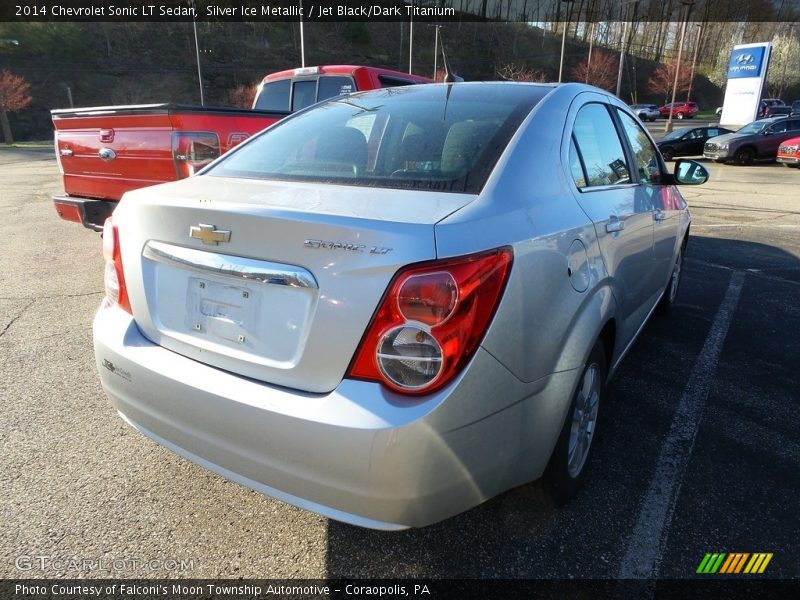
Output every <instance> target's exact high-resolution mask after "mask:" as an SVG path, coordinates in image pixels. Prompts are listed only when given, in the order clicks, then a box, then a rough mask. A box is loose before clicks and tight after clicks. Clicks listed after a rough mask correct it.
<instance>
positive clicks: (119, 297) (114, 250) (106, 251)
mask: <svg viewBox="0 0 800 600" xmlns="http://www.w3.org/2000/svg"><path fill="white" fill-rule="evenodd" d="M103 258H104V259H105V261H106V271H105V277H104V278H103V279H104V283H105V287H106V298H108V301H109V302H110V303H111V304H117V305H119V307H120V308H121V309H122V310H124V311H126V312H129V313H131V314H133V311H132V310H131V303H130V301H129V300H128V289H127V288H126V287H125V274H124V272H123V271H122V256H121V255H120V251H119V230H118V229H117V226H116V225H114V223H113V221H112V217H108V218H107V219H106V222H105V224H104V225H103Z"/></svg>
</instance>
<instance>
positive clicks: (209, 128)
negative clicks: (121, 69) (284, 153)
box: [51, 104, 288, 231]
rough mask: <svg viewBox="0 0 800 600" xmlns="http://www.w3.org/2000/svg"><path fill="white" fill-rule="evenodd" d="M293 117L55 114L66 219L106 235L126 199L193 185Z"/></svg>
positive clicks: (152, 110)
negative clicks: (225, 157) (197, 175)
mask: <svg viewBox="0 0 800 600" xmlns="http://www.w3.org/2000/svg"><path fill="white" fill-rule="evenodd" d="M287 114H288V112H274V111H263V110H250V109H248V110H243V109H235V108H209V107H198V106H187V105H181V104H147V105H136V106H113V107H94V108H81V109H66V110H53V111H51V115H52V118H53V125H54V127H55V130H56V131H55V151H56V156H57V158H58V161H59V166H60V168H61V172H62V174H63V177H64V190H65V192H66V195H64V196H58V197H56V198H54V204H55V207H56V211H57V212H58V214H59V216H61V218H63V219H67V220H69V221H77V222H79V223H83V224H84V225H85V226H86V227H89V228H91V229H95V230H98V231H99V230H100V229H102V226H103V222H104V221H105V219H106V217H108V216H109V215H110V214H111V212H112V211H113V209H114V208H115V206H116V201H118V200H119V199H120V198H121V197H122V195H123V194H124V193H125V192H127V191H129V190H132V189H136V188H140V187H144V186H147V185H154V184H156V183H163V182H165V181H173V180H176V179H180V178H182V177H188V176H189V175H191V174H192V173H194V172H195V171H196V170H198V169H200V168H202V167H203V166H205V165H206V164H208V163H209V162H210V161H211V160H213V159H214V158H216V157H217V156H219V155H220V154H222V153H224V152H226V151H227V150H229V149H230V148H232V147H233V146H235V145H237V144H238V143H240V142H242V141H244V140H245V139H247V138H248V137H249V136H251V135H253V134H254V133H257V132H258V131H260V130H262V129H264V128H265V127H268V126H269V125H271V124H273V123H274V122H276V121H278V120H279V119H281V118H283V117H285V116H286V115H287Z"/></svg>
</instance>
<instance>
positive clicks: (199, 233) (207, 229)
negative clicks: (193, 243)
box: [189, 223, 231, 246]
mask: <svg viewBox="0 0 800 600" xmlns="http://www.w3.org/2000/svg"><path fill="white" fill-rule="evenodd" d="M189 237H193V238H196V239H198V240H200V241H201V242H203V243H204V244H209V245H210V244H214V245H215V246H216V245H217V244H219V243H220V242H230V241H231V232H230V231H223V230H221V229H217V227H216V225H206V224H205V223H200V224H198V225H192V226H191V227H189Z"/></svg>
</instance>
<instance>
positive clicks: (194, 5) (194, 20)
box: [191, 0, 206, 106]
mask: <svg viewBox="0 0 800 600" xmlns="http://www.w3.org/2000/svg"><path fill="white" fill-rule="evenodd" d="M191 2H192V8H193V9H194V10H193V11H192V28H193V29H194V55H195V57H197V82H198V83H199V84H200V106H205V104H206V103H205V100H204V99H203V73H202V71H201V70H200V43H199V42H198V41H197V16H196V15H197V3H196V2H195V1H194V0H191Z"/></svg>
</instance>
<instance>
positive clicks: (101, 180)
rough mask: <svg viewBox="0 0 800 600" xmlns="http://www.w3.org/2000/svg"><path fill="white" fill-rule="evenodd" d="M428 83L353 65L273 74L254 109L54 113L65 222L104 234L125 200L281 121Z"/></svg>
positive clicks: (59, 203) (168, 107) (166, 107)
mask: <svg viewBox="0 0 800 600" xmlns="http://www.w3.org/2000/svg"><path fill="white" fill-rule="evenodd" d="M432 81H433V80H431V79H428V78H427V77H420V76H418V75H411V74H408V73H401V72H398V71H391V70H388V69H379V68H376V67H363V66H353V65H335V66H323V67H303V68H299V69H291V70H288V71H281V72H279V73H273V74H271V75H267V76H266V77H265V78H264V80H263V81H262V82H261V84H260V85H259V86H258V93H257V95H256V98H255V101H254V102H253V109H252V110H245V109H233V108H209V107H199V106H185V105H180V104H148V105H137V106H110V107H96V108H79V109H66V110H53V111H51V115H52V119H53V125H54V127H55V151H56V157H57V158H58V164H59V167H60V169H61V173H62V175H63V179H64V191H65V194H64V195H59V196H54V197H53V203H54V205H55V209H56V212H58V214H59V216H60V217H61V218H62V219H66V220H67V221H74V222H76V223H81V224H82V225H84V226H85V227H88V228H90V229H94V230H95V231H101V230H102V228H103V223H104V222H105V219H106V217H108V216H109V215H110V214H111V213H112V211H113V210H114V208H115V207H116V203H117V202H118V201H119V199H120V198H121V197H122V195H123V194H124V193H125V192H127V191H129V190H133V189H136V188H140V187H145V186H148V185H154V184H157V183H163V182H165V181H174V180H176V179H181V178H184V177H188V176H190V175H192V174H193V173H195V172H196V171H198V170H199V169H201V168H202V167H204V166H205V165H207V164H208V163H210V162H211V161H212V160H214V159H215V158H217V157H218V156H219V155H220V154H222V153H224V152H226V151H228V150H229V149H231V148H233V147H234V146H236V144H238V143H240V142H242V141H244V140H245V139H247V138H248V137H250V136H251V135H253V134H254V133H257V132H258V131H261V130H262V129H264V128H265V127H268V126H269V125H272V124H273V123H274V122H275V121H277V120H278V119H281V118H283V117H285V116H286V115H289V114H291V113H293V112H295V111H298V110H300V109H302V108H305V107H307V106H310V105H311V104H314V103H316V102H319V101H321V100H325V99H327V98H331V97H333V96H338V95H340V94H346V93H349V92H354V91H361V90H370V89H376V88H382V87H394V86H399V85H412V84H417V83H430V82H432Z"/></svg>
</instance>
